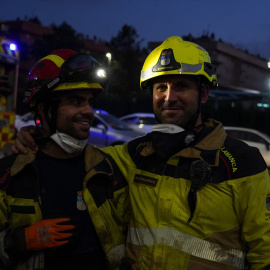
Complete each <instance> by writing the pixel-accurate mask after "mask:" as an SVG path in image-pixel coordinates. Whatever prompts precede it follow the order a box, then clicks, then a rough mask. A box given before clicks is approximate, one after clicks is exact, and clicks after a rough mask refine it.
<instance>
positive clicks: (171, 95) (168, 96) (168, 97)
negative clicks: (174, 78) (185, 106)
mask: <svg viewBox="0 0 270 270" xmlns="http://www.w3.org/2000/svg"><path fill="white" fill-rule="evenodd" d="M176 98H177V97H176V92H175V91H174V90H173V88H172V87H171V86H168V88H167V90H166V92H165V101H174V100H176Z"/></svg>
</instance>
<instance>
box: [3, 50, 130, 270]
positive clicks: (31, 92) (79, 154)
mask: <svg viewBox="0 0 270 270" xmlns="http://www.w3.org/2000/svg"><path fill="white" fill-rule="evenodd" d="M105 79H106V73H105V71H104V69H103V68H102V66H101V65H100V64H99V63H98V61H97V60H96V59H94V58H93V57H91V56H90V55H88V54H80V53H76V52H74V51H71V50H67V49H60V50H55V51H53V52H52V53H50V54H49V55H47V56H45V57H44V58H42V59H41V60H39V61H38V62H37V63H36V64H35V66H34V67H33V68H32V69H31V71H30V73H29V75H28V78H27V86H26V91H25V102H26V103H27V104H28V105H29V109H30V111H31V112H33V113H34V114H35V117H36V118H38V119H39V120H41V127H38V130H39V132H38V134H36V143H37V146H38V147H37V149H35V150H34V151H29V152H28V154H27V155H21V154H19V155H12V156H9V157H5V158H3V159H1V160H0V235H1V236H0V246H1V249H0V268H1V269H27V270H32V269H40V270H41V269H49V270H51V269H65V270H68V269H70V270H71V269H72V270H74V269H93V270H105V269H119V266H120V263H121V260H122V258H123V257H124V251H125V250H124V244H125V238H124V235H123V234H122V232H123V230H124V229H123V227H124V226H125V224H124V223H123V221H122V220H121V219H120V217H119V215H118V214H117V206H119V205H120V208H121V209H123V207H126V206H127V203H125V205H121V204H120V203H119V200H120V198H123V196H122V194H123V195H125V194H126V193H124V191H125V189H126V188H125V187H126V186H127V184H126V181H124V179H123V181H122V178H121V177H120V174H119V177H117V176H116V171H113V167H112V166H113V165H112V162H110V161H109V160H108V159H107V158H106V157H105V156H104V155H103V154H102V153H101V152H100V151H99V150H97V149H96V148H94V147H92V146H86V144H87V140H88V136H89V128H90V125H91V123H92V120H93V117H94V113H93V110H92V102H93V100H94V99H95V97H96V96H97V95H98V94H99V93H100V92H101V91H102V89H103V87H102V85H103V83H104V81H105ZM114 191H117V195H115V196H114ZM118 199H119V200H118Z"/></svg>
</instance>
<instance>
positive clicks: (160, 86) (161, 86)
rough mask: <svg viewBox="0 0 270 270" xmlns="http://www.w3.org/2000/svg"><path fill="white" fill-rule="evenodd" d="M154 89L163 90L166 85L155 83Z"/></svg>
mask: <svg viewBox="0 0 270 270" xmlns="http://www.w3.org/2000/svg"><path fill="white" fill-rule="evenodd" d="M155 89H156V90H158V91H164V90H165V89H166V85H164V84H159V85H156V87H155Z"/></svg>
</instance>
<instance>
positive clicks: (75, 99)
mask: <svg viewBox="0 0 270 270" xmlns="http://www.w3.org/2000/svg"><path fill="white" fill-rule="evenodd" d="M71 102H72V103H73V104H80V100H79V99H78V98H73V99H72V100H71Z"/></svg>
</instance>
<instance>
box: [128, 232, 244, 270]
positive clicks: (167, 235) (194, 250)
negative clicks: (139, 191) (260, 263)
mask: <svg viewBox="0 0 270 270" xmlns="http://www.w3.org/2000/svg"><path fill="white" fill-rule="evenodd" d="M127 243H130V244H133V245H138V246H143V245H147V246H153V245H164V246H169V247H172V248H175V249H178V250H181V251H183V252H185V253H188V254H190V255H192V256H195V257H199V258H202V259H206V260H209V261H213V262H220V263H223V264H226V265H230V266H234V267H237V268H238V269H247V268H246V267H245V253H244V252H242V251H241V250H237V249H232V248H228V247H225V246H222V245H220V244H217V243H212V242H209V241H206V240H203V239H200V238H197V237H194V236H192V235H188V234H185V233H182V232H179V231H176V230H173V229H170V228H158V229H149V228H147V229H143V228H140V229H138V228H133V227H130V228H129V232H128V237H127Z"/></svg>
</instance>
